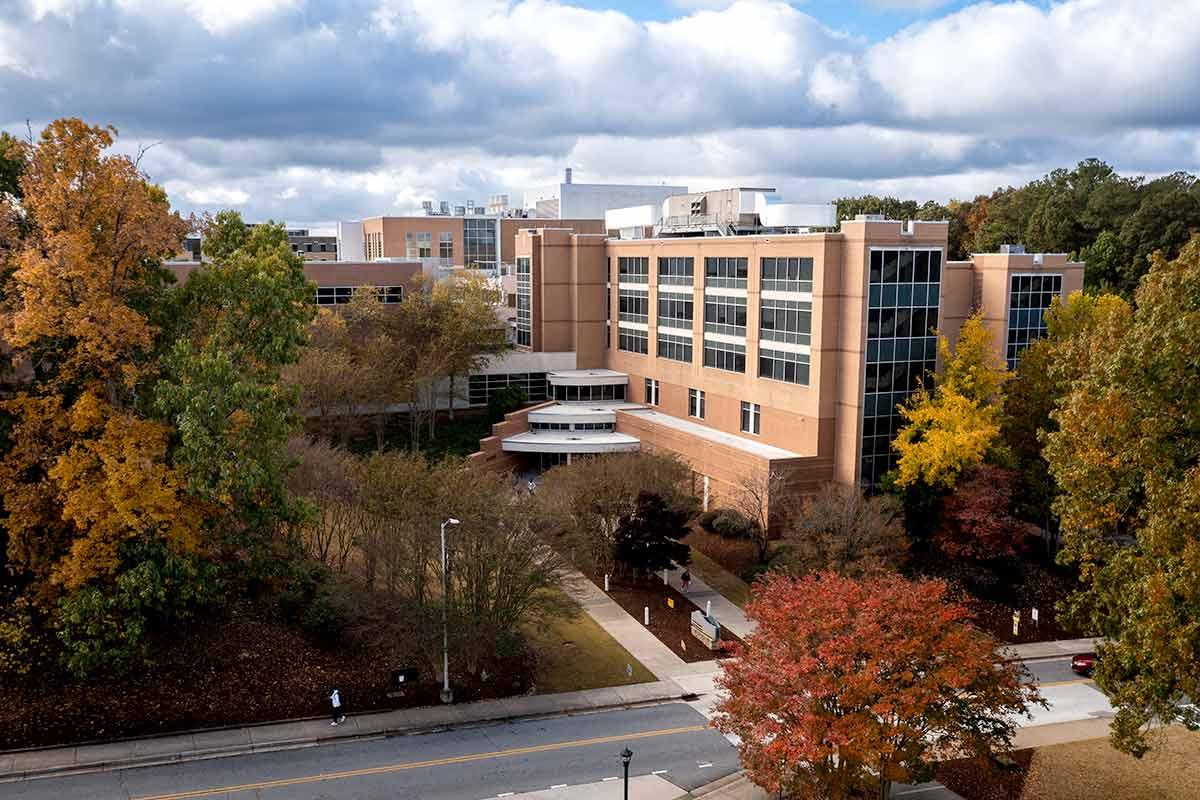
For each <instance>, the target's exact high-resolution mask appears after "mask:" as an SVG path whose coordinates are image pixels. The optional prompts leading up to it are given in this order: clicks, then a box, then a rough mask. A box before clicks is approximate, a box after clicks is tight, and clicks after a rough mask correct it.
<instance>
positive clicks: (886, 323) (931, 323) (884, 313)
mask: <svg viewBox="0 0 1200 800" xmlns="http://www.w3.org/2000/svg"><path fill="white" fill-rule="evenodd" d="M941 279H942V251H941V250H940V249H938V250H914V249H905V250H901V249H895V248H892V249H875V250H872V251H871V255H870V273H869V279H868V284H867V341H866V345H867V353H866V366H865V377H864V388H863V420H862V440H861V451H860V452H861V463H860V471H859V475H860V479H861V480H862V482H863V483H865V484H868V485H872V486H874V485H878V483H879V482H880V480H881V479H882V478H883V476H884V475H886V474H887V473H888V472H889V471H890V470H892V469H894V468H895V466H896V458H897V456H896V453H895V452H894V451H893V450H892V440H893V439H894V438H895V435H896V432H897V431H899V429H900V427H901V426H902V425H903V424H904V420H903V418H902V417H901V416H900V412H899V411H898V408H899V406H900V405H901V404H902V403H904V402H905V401H906V400H907V399H908V398H909V396H910V395H911V394H912V393H913V391H915V390H916V388H917V387H918V386H921V385H922V384H925V383H927V382H928V380H929V379H928V376H929V375H930V374H932V372H933V369H934V362H935V360H936V358H937V337H936V336H934V335H933V330H934V329H935V328H936V327H937V324H938V307H939V299H940V295H941Z"/></svg>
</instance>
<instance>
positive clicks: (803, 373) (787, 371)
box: [758, 349, 809, 386]
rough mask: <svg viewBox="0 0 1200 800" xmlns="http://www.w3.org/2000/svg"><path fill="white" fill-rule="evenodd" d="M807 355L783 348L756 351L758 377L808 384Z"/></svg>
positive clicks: (802, 384)
mask: <svg viewBox="0 0 1200 800" xmlns="http://www.w3.org/2000/svg"><path fill="white" fill-rule="evenodd" d="M808 368H809V357H808V356H807V355H805V354H803V353H791V352H788V351H785V350H766V349H760V350H759V351H758V377H760V378H770V379H771V380H773V381H786V382H788V383H798V384H800V385H801V386H808Z"/></svg>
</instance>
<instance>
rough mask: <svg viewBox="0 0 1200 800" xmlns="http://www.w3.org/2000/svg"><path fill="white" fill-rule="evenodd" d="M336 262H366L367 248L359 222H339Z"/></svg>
mask: <svg viewBox="0 0 1200 800" xmlns="http://www.w3.org/2000/svg"><path fill="white" fill-rule="evenodd" d="M337 257H338V261H366V260H367V247H366V241H365V239H364V237H363V224H362V223H361V222H353V221H348V222H339V223H338V224H337Z"/></svg>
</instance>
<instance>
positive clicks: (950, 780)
mask: <svg viewBox="0 0 1200 800" xmlns="http://www.w3.org/2000/svg"><path fill="white" fill-rule="evenodd" d="M1012 762H1013V763H1012V764H1011V765H1010V764H998V763H996V762H995V761H993V760H991V759H979V758H960V759H955V760H953V761H943V762H942V763H940V764H938V765H937V768H936V770H935V773H934V777H935V778H936V779H937V780H938V781H939V782H940V783H941V784H942V785H943V786H945V787H946V788H947V789H949V790H950V791H952V792H955V793H957V794H960V795H962V796H963V797H965V798H967V800H1021V793H1022V791H1024V789H1025V777H1026V775H1027V774H1028V773H1029V767H1030V764H1032V763H1033V750H1017V751H1016V752H1014V753H1013V754H1012Z"/></svg>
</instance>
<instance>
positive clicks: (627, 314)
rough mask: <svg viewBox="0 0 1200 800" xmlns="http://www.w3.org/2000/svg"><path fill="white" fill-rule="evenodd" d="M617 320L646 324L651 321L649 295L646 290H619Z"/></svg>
mask: <svg viewBox="0 0 1200 800" xmlns="http://www.w3.org/2000/svg"><path fill="white" fill-rule="evenodd" d="M617 319H621V320H625V321H626V322H640V323H642V324H643V325H644V324H646V322H648V321H649V319H650V295H649V293H648V292H647V291H646V290H645V289H618V290H617Z"/></svg>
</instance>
